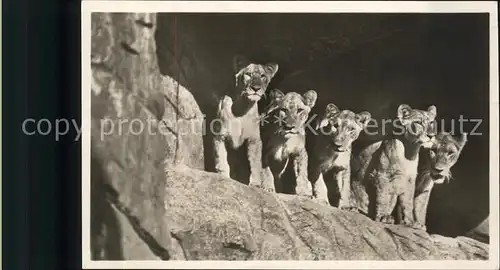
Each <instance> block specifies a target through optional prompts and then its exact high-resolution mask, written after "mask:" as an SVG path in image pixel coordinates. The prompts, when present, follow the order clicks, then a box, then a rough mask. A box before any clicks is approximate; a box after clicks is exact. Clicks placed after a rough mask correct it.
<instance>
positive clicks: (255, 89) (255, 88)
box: [251, 85, 260, 91]
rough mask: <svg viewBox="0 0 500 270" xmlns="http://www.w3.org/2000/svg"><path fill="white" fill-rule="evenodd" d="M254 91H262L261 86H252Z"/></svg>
mask: <svg viewBox="0 0 500 270" xmlns="http://www.w3.org/2000/svg"><path fill="white" fill-rule="evenodd" d="M251 88H252V90H254V91H259V90H260V86H256V85H252V87H251Z"/></svg>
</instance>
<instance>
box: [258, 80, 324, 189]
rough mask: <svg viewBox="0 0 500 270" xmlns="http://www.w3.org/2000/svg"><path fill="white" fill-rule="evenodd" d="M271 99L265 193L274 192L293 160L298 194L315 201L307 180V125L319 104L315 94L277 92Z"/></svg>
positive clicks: (267, 115) (274, 92) (310, 91)
mask: <svg viewBox="0 0 500 270" xmlns="http://www.w3.org/2000/svg"><path fill="white" fill-rule="evenodd" d="M270 97H271V101H270V104H269V106H268V108H267V109H266V111H265V113H264V114H265V116H266V120H267V121H268V123H269V124H268V125H267V127H268V128H267V129H266V131H267V132H266V135H267V136H266V140H264V156H263V168H264V171H263V186H264V189H265V190H267V191H269V192H274V191H275V186H274V179H278V180H281V176H282V174H283V172H284V171H285V169H286V167H287V165H288V163H289V161H290V160H292V162H293V168H294V172H295V177H296V180H297V185H296V188H295V192H296V194H297V195H301V196H308V197H312V187H311V183H310V182H309V180H308V177H307V163H308V162H307V161H308V156H307V151H306V149H305V125H306V122H307V119H308V117H309V112H310V111H311V109H312V108H313V107H314V105H315V103H316V99H317V94H316V91H314V90H309V91H307V92H306V93H304V95H300V94H298V93H295V92H289V93H287V94H283V93H282V92H281V91H280V90H277V89H274V90H272V91H271V92H270Z"/></svg>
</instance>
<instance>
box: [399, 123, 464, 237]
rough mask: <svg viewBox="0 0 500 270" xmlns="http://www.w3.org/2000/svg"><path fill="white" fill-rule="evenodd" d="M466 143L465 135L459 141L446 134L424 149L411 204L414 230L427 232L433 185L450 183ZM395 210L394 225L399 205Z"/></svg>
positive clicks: (438, 136) (440, 135)
mask: <svg viewBox="0 0 500 270" xmlns="http://www.w3.org/2000/svg"><path fill="white" fill-rule="evenodd" d="M466 142H467V134H465V133H464V134H462V135H461V137H460V138H459V139H456V138H454V137H453V136H452V135H450V134H448V133H439V134H438V135H436V137H435V140H434V143H433V145H432V147H431V148H430V149H424V151H423V152H424V153H423V156H422V161H421V163H420V165H421V166H419V167H420V168H419V173H418V176H417V180H416V187H415V196H414V202H413V205H414V208H413V218H414V219H415V225H414V227H415V228H418V229H422V230H427V227H426V225H425V218H426V215H427V206H428V204H429V198H430V195H431V191H432V188H433V186H434V184H443V183H445V182H446V183H448V182H449V181H450V178H451V171H450V169H451V167H453V165H455V163H457V161H458V158H459V157H460V153H461V152H462V149H463V148H464V146H465V144H466ZM396 210H397V211H396V223H400V222H401V219H402V213H401V208H400V207H399V205H398V207H397V208H396Z"/></svg>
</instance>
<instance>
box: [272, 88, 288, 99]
mask: <svg viewBox="0 0 500 270" xmlns="http://www.w3.org/2000/svg"><path fill="white" fill-rule="evenodd" d="M283 96H285V94H283V92H281V90H279V89H276V88H274V89H271V91H269V97H270V99H271V102H275V101H279V100H280V99H281V98H283Z"/></svg>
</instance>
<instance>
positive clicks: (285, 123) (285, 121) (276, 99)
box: [267, 89, 318, 138]
mask: <svg viewBox="0 0 500 270" xmlns="http://www.w3.org/2000/svg"><path fill="white" fill-rule="evenodd" d="M269 96H270V97H271V102H270V105H269V107H268V108H269V109H267V114H268V115H269V114H270V113H271V112H274V114H273V118H274V119H271V120H270V121H273V122H275V123H276V124H277V128H276V133H277V134H278V135H280V136H283V137H285V138H289V137H291V136H294V135H297V134H301V135H305V123H306V122H307V119H308V117H309V113H310V112H311V109H312V108H313V107H314V105H315V103H316V99H317V97H318V95H317V93H316V91H314V90H309V91H307V92H306V93H304V94H303V95H300V94H298V93H295V92H289V93H287V94H283V92H281V91H280V90H278V89H273V90H271V91H270V93H269Z"/></svg>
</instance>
